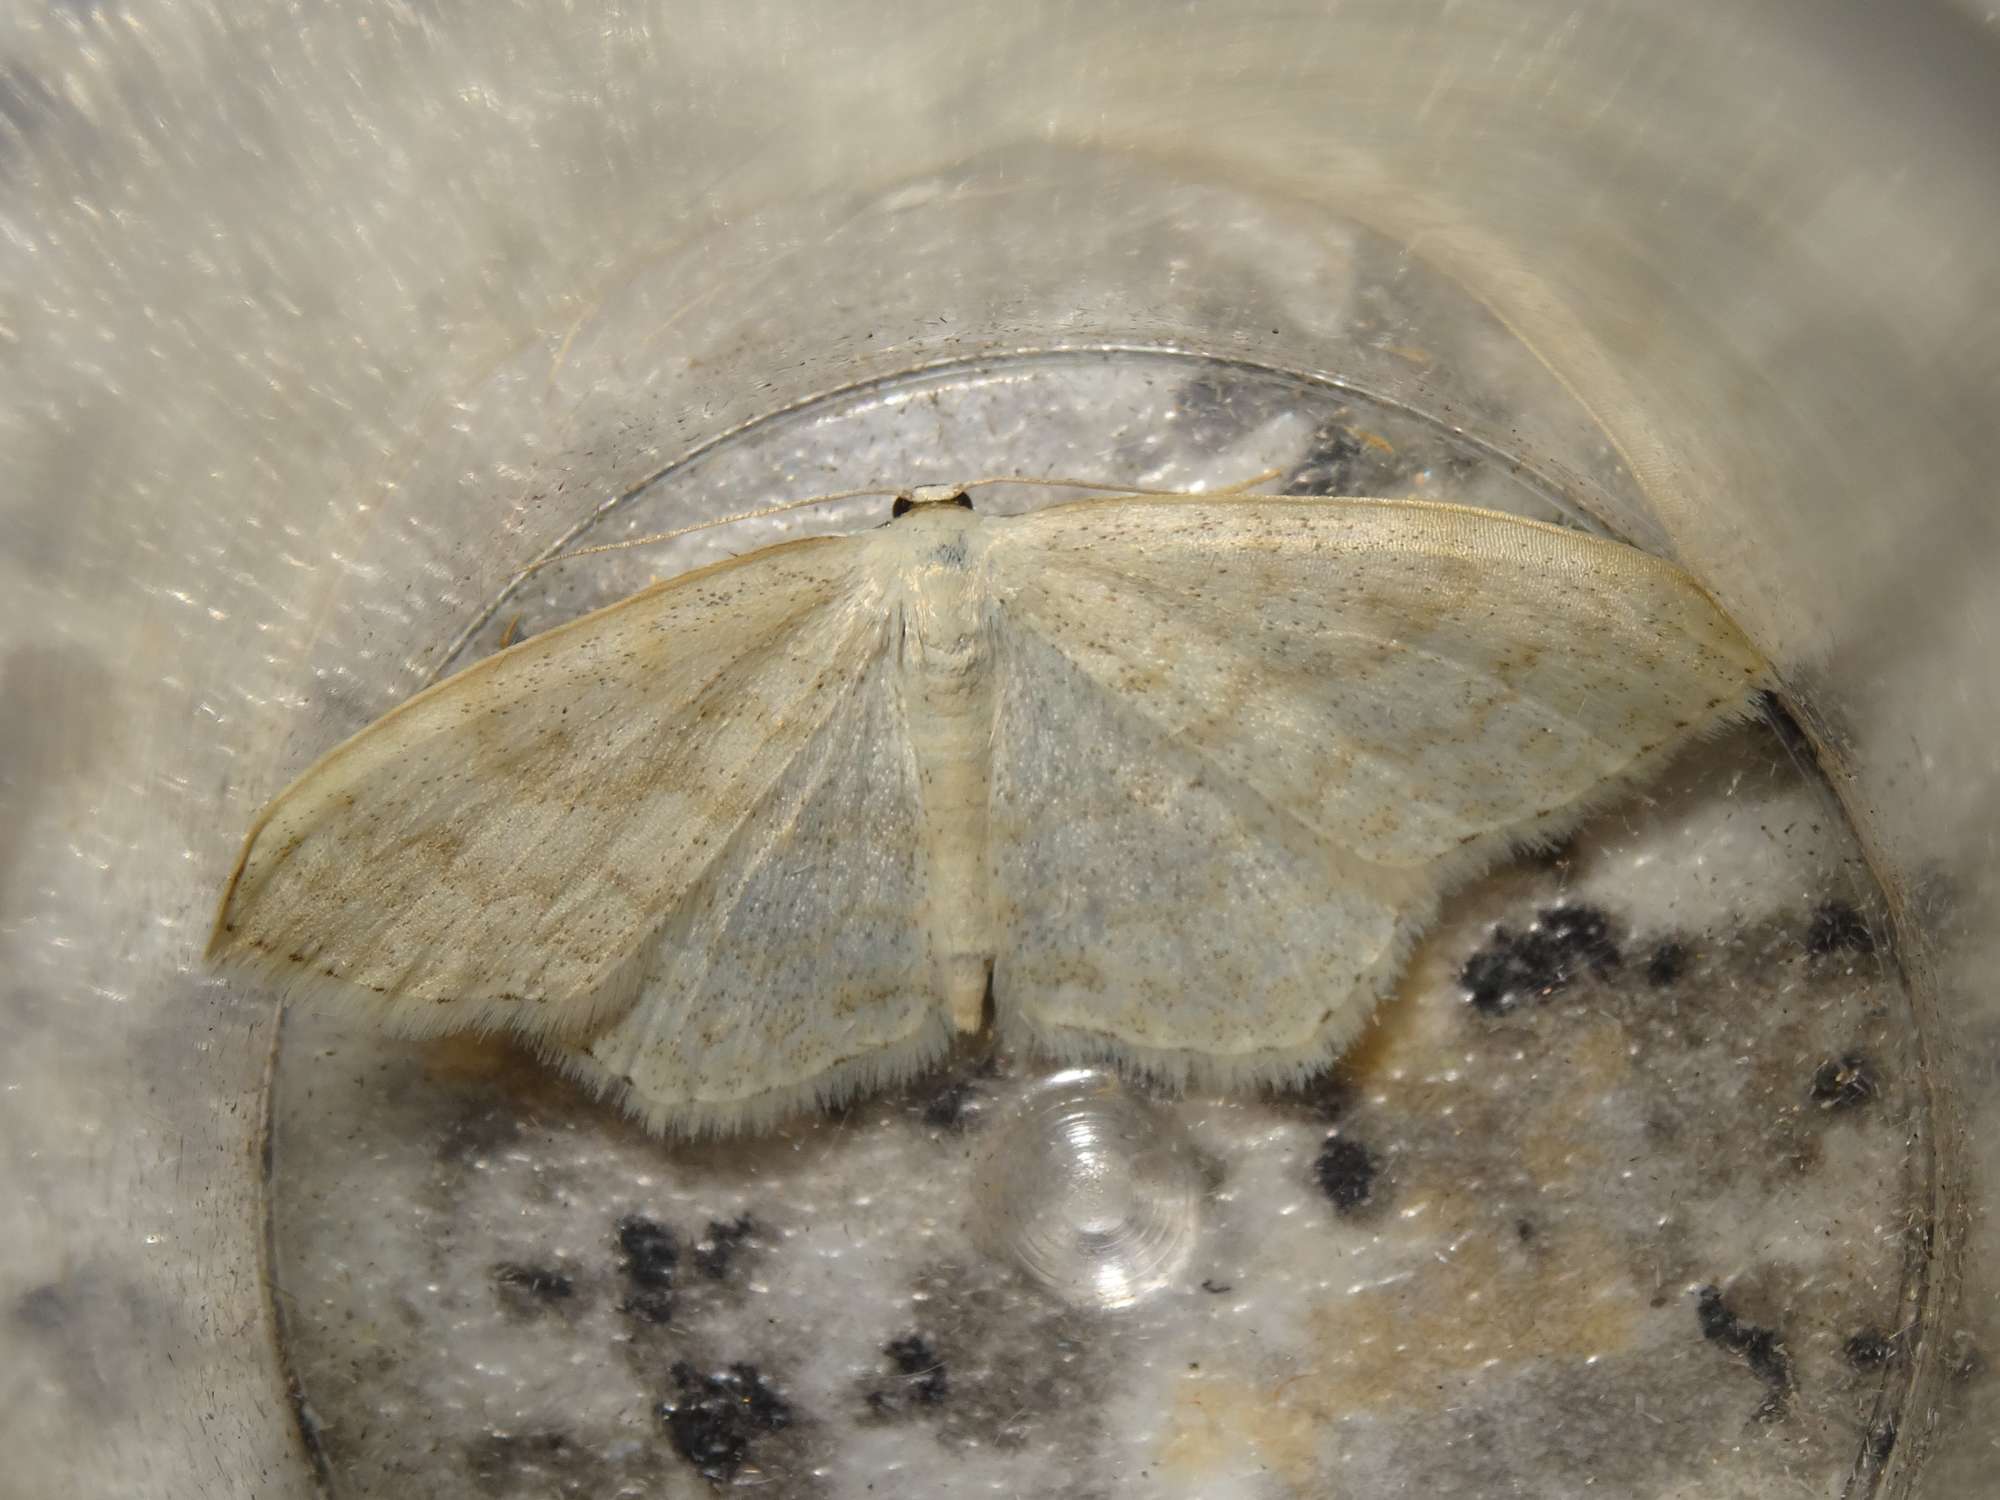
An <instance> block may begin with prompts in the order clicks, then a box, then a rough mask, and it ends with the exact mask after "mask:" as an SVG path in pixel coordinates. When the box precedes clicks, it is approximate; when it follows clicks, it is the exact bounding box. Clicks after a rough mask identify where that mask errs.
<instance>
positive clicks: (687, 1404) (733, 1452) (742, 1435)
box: [659, 1362, 792, 1482]
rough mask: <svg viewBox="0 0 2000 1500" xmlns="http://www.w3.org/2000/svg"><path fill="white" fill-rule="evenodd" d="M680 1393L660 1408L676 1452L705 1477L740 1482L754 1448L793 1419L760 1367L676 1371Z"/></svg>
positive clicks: (681, 1368)
mask: <svg viewBox="0 0 2000 1500" xmlns="http://www.w3.org/2000/svg"><path fill="white" fill-rule="evenodd" d="M673 1377H674V1385H675V1386H676V1387H677V1393H676V1394H675V1395H674V1397H673V1398H672V1399H671V1400H667V1401H662V1402H661V1403H660V1406H659V1416H660V1420H661V1422H663V1423H664V1424H665V1425H666V1429H667V1436H668V1437H669V1438H671V1439H672V1440H673V1445H674V1451H675V1452H677V1453H679V1454H680V1456H681V1457H682V1458H684V1459H686V1460H687V1461H688V1462H689V1463H691V1464H693V1465H694V1467H695V1469H696V1470H697V1471H698V1472H699V1473H700V1474H701V1475H702V1477H703V1478H705V1479H713V1480H716V1481H718V1482H727V1481H728V1480H730V1479H733V1478H735V1476H736V1471H737V1470H738V1469H739V1468H741V1467H742V1465H743V1460H744V1459H745V1458H746V1457H748V1456H749V1453H750V1445H751V1443H752V1442H753V1441H755V1439H756V1437H757V1434H759V1433H761V1432H776V1431H777V1430H778V1429H779V1428H781V1427H784V1426H787V1425H788V1424H789V1423H790V1422H791V1420H792V1409H791V1407H789V1406H788V1405H786V1404H785V1400H784V1398H783V1397H782V1396H780V1395H779V1394H778V1393H777V1392H776V1391H774V1390H772V1389H771V1387H770V1386H768V1385H766V1384H765V1383H764V1377H763V1376H762V1375H760V1374H759V1373H758V1372H757V1367H756V1366H755V1365H740V1364H739V1365H731V1366H730V1367H729V1368H728V1369H727V1370H725V1371H723V1372H722V1373H720V1374H716V1375H704V1374H702V1373H701V1372H700V1371H698V1370H696V1369H695V1368H694V1367H693V1366H692V1365H689V1364H686V1363H684V1362H683V1363H679V1364H676V1365H675V1366H674V1368H673Z"/></svg>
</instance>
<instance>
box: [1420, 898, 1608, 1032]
mask: <svg viewBox="0 0 2000 1500" xmlns="http://www.w3.org/2000/svg"><path fill="white" fill-rule="evenodd" d="M1618 964H1619V953H1618V944H1617V943H1616V942H1615V941H1614V940H1613V939H1612V936H1611V922H1610V919H1609V918H1608V917H1606V916H1605V914H1604V913H1603V912H1601V911H1599V910H1598V909H1597V908H1596V907H1594V906H1582V905H1563V906H1552V907H1550V908H1548V909H1547V910H1546V911H1543V912H1542V913H1541V914H1540V915H1539V916H1537V917H1536V918H1535V920H1534V922H1533V923H1532V924H1531V925H1530V926H1529V928H1528V930H1527V931H1526V932H1523V933H1518V934H1517V933H1515V932H1513V931H1511V930H1510V929H1508V928H1505V927H1495V928H1494V929H1493V936H1492V938H1491V939H1490V940H1489V941H1488V942H1487V944H1486V946H1485V947H1484V948H1481V949H1480V950H1479V951H1478V952H1477V953H1475V954H1473V955H1472V957H1471V958H1469V959H1467V960H1466V961H1465V967H1464V968H1463V969H1461V970H1460V971H1459V976H1458V982H1459V984H1460V985H1462V986H1463V987H1464V989H1465V992H1466V997H1467V998H1468V999H1469V1000H1471V1002H1472V1003H1473V1005H1475V1006H1477V1007H1478V1008H1479V1009H1480V1010H1482V1011H1484V1012H1485V1013H1486V1014H1487V1015H1494V1016H1497V1015H1504V1014H1505V1013H1506V1012H1508V1011H1510V1010H1512V1009H1513V1008H1514V1007H1515V1006H1516V1005H1518V1004H1519V1003H1520V1002H1521V1000H1522V999H1524V998H1526V997H1528V996H1531V995H1532V996H1537V997H1542V996H1547V995H1552V994H1554V993H1555V992H1556V991H1557V990H1559V989H1562V988H1563V987H1564V986H1565V985H1567V984H1569V982H1570V981H1571V980H1573V979H1575V978H1576V977H1577V975H1579V974H1580V973H1582V972H1583V971H1584V970H1585V969H1586V968H1587V969H1589V970H1590V971H1591V972H1592V973H1594V974H1596V975H1597V976H1598V977H1599V978H1600V979H1601V978H1604V977H1605V976H1607V975H1609V974H1610V973H1611V972H1612V971H1613V970H1614V969H1616V968H1617V967H1618Z"/></svg>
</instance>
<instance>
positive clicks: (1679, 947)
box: [1646, 938, 1688, 989]
mask: <svg viewBox="0 0 2000 1500" xmlns="http://www.w3.org/2000/svg"><path fill="white" fill-rule="evenodd" d="M1687 967H1688V951H1687V944H1685V943H1682V942H1680V941H1678V940H1677V939H1674V938H1668V939H1667V940H1666V941H1665V942H1663V943H1661V944H1660V945H1659V946H1658V947H1656V948H1654V949H1653V952H1652V955H1651V956H1650V957H1649V958H1648V959H1647V960H1646V983H1648V984H1650V985H1652V986H1653V987H1654V988H1655V989H1662V988H1664V987H1666V986H1667V985H1670V984H1672V983H1673V982H1674V981H1675V980H1677V979H1679V978H1680V977H1681V976H1682V975H1683V974H1685V973H1687Z"/></svg>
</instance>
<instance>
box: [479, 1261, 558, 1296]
mask: <svg viewBox="0 0 2000 1500" xmlns="http://www.w3.org/2000/svg"><path fill="white" fill-rule="evenodd" d="M493 1279H494V1280H495V1281H497V1282H498V1283H499V1284H500V1285H501V1286H503V1287H506V1288H509V1289H511V1290H513V1291H517V1292H522V1293H525V1294H526V1295H527V1296H530V1297H534V1298H538V1299H539V1300H541V1301H543V1302H555V1301H559V1300H560V1299H562V1298H564V1297H568V1296H572V1295H574V1294H575V1292H576V1283H575V1282H574V1281H571V1280H570V1279H569V1277H567V1276H565V1275H563V1273H562V1272H560V1271H552V1270H550V1269H549V1268H548V1267H547V1266H524V1265H518V1264H516V1263H514V1262H512V1261H503V1262H502V1263H501V1264H499V1265H497V1266H495V1267H494V1268H493Z"/></svg>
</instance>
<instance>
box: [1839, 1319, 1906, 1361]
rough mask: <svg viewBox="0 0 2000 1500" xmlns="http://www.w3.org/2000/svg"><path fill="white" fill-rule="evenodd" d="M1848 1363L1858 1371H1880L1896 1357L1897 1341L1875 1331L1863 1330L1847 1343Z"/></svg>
mask: <svg viewBox="0 0 2000 1500" xmlns="http://www.w3.org/2000/svg"><path fill="white" fill-rule="evenodd" d="M1846 1353H1847V1362H1848V1363H1849V1364H1850V1365H1852V1366H1854V1368H1855V1369H1857V1370H1879V1369H1880V1368H1881V1367H1882V1366H1883V1365H1886V1364H1887V1363H1888V1362H1889V1361H1890V1360H1892V1359H1894V1358H1895V1357H1896V1341H1895V1340H1894V1339H1892V1338H1889V1337H1888V1336H1886V1335H1884V1334H1880V1333H1877V1332H1876V1331H1875V1330H1874V1329H1872V1328H1868V1329H1863V1330H1862V1331H1861V1332H1860V1333H1857V1334H1855V1335H1854V1337H1853V1338H1851V1339H1849V1340H1848V1341H1847V1346H1846Z"/></svg>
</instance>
